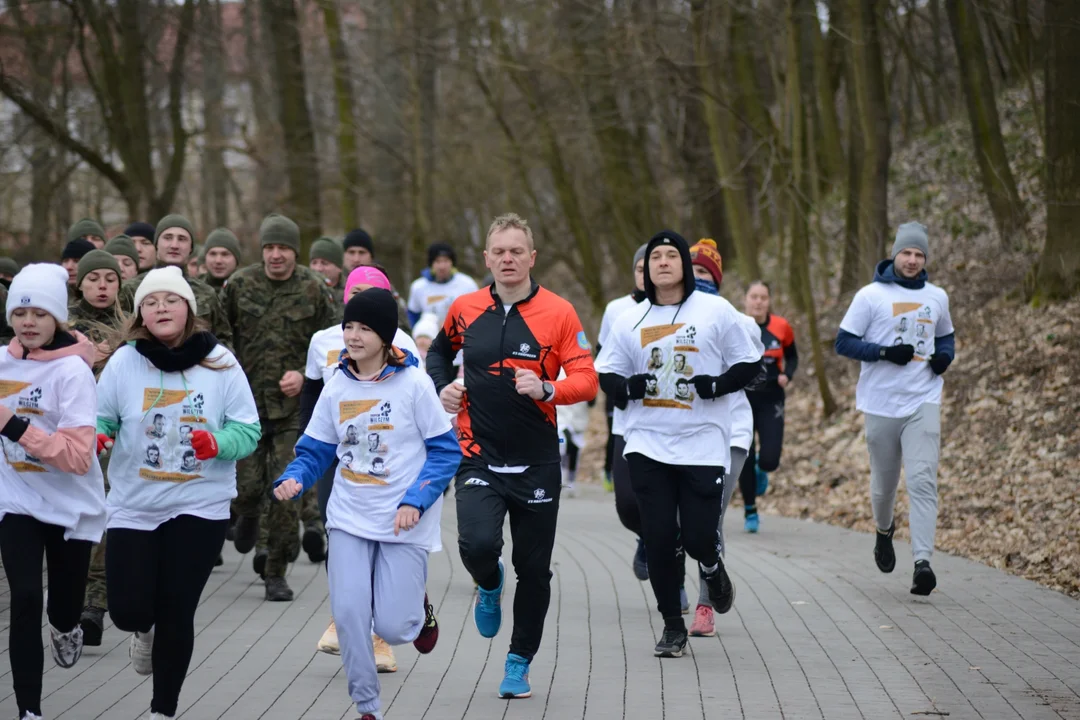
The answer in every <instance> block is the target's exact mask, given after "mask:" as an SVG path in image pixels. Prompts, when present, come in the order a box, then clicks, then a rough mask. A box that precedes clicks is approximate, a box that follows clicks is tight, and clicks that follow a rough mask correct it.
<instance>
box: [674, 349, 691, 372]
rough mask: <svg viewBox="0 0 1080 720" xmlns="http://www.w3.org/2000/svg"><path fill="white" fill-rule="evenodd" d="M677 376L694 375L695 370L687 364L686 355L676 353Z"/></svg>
mask: <svg viewBox="0 0 1080 720" xmlns="http://www.w3.org/2000/svg"><path fill="white" fill-rule="evenodd" d="M675 374H676V375H685V376H686V377H690V376H691V375H693V374H694V368H692V367H690V366H689V365H687V364H686V353H675Z"/></svg>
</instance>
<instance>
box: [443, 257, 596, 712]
mask: <svg viewBox="0 0 1080 720" xmlns="http://www.w3.org/2000/svg"><path fill="white" fill-rule="evenodd" d="M529 244H530V246H531V239H530V243H529ZM529 249H530V250H531V247H530V248H529ZM489 262H490V261H489ZM530 282H531V291H530V292H529V294H528V295H527V296H526V297H525V298H524V299H523V300H520V301H518V302H516V303H514V304H512V305H509V306H508V307H507V306H506V305H505V304H504V303H503V301H502V300H501V299H500V298H499V295H498V294H497V291H496V285H495V284H494V283H493V284H492V285H491V286H489V287H486V288H482V289H480V290H478V291H476V292H473V293H469V294H467V295H462V296H460V297H459V298H457V299H456V300H455V301H454V303H453V305H451V306H450V311H449V313H448V314H447V316H446V321H445V323H444V325H443V328H442V330H441V331H440V332H439V335H438V336H437V337H436V338H435V340H434V342H432V344H431V349H430V350H429V351H428V356H427V360H426V362H427V371H428V373H429V374H430V375H431V378H432V380H434V381H435V389H436V390H437V391H439V392H440V393H442V392H443V389H444V388H446V386H447V385H449V384H450V383H451V382H453V380H454V365H453V363H454V358H455V357H456V356H457V354H458V352H459V351H463V354H464V366H465V378H464V384H465V393H466V394H465V397H464V400H463V401H462V404H461V409H460V412H459V413H458V435H459V439H460V441H461V450H462V453H463V455H464V457H463V459H462V461H461V467H460V468H459V469H458V474H457V479H456V482H455V498H456V504H457V516H458V549H459V551H460V553H461V559H462V562H463V564H464V565H465V568H466V569H467V570H468V571H469V573H470V574H471V575H472V577H473V579H474V580H475V581H476V582H477V584H478V586H479V588H480V590H479V592H478V600H477V607H476V608H474V614H476V617H477V618H478V619H477V623H476V624H477V629H478V630H479V631H480V632H481V634H482V635H484V637H494V636H495V634H496V633H497V632H498V627H499V624H500V623H501V609H499V607H498V606H499V602H500V600H499V597H500V595H501V592H502V588H503V583H504V577H505V574H504V569H503V566H502V561H501V559H500V556H501V554H502V546H503V538H502V528H503V521H504V519H505V517H506V515H507V514H509V515H510V527H511V532H512V533H513V541H514V552H513V558H512V559H513V564H514V570H515V572H516V575H517V580H518V586H517V590H516V592H515V595H514V630H513V634H512V635H511V638H510V654H509V655H508V660H507V662H508V665H507V668H508V670H507V680H504V684H503V685H502V686H500V691H499V692H500V695H502V696H503V697H527V696H528V692H529V691H528V689H527V688H528V685H527V680H526V681H525V685H524V686H522V685H521V679H520V676H521V675H522V674H524V676H525V677H527V668H528V663H530V662H531V661H532V659H533V656H534V655H535V654H536V652H537V650H538V649H539V647H540V640H541V637H542V635H543V630H544V619H545V617H546V616H547V609H548V605H549V603H550V599H551V551H552V548H553V547H554V545H555V528H556V520H557V516H558V508H559V495H560V481H561V473H560V468H559V436H558V431H557V429H556V422H555V405H556V404H558V405H564V404H565V405H572V404H574V403H579V402H583V401H588V400H592V399H593V398H594V397H596V393H597V390H598V388H599V382H598V379H597V376H596V370H595V368H594V367H593V359H592V353H591V347H590V345H589V341H588V340H587V339H586V337H585V332H584V331H583V330H582V328H581V321H580V320H579V319H578V316H577V313H576V312H575V311H574V307H573V305H571V304H570V303H569V302H567V301H566V300H564V299H563V298H561V297H559V296H558V295H555V294H554V293H552V292H550V291H548V290H546V289H544V288H542V287H540V286H539V285H538V284H537V283H536V282H535V281H530ZM560 368H562V369H565V370H566V378H565V379H563V380H557V379H556V378H558V377H559V370H560ZM524 370H531V371H532V372H534V373H535V374H536V375H537V377H538V378H539V379H540V380H542V381H543V385H542V387H543V396H542V397H541V398H540V399H534V398H533V397H530V396H529V395H524V394H520V393H519V392H518V389H517V382H518V374H519V373H521V372H522V371H524ZM444 406H445V403H444ZM482 616H483V617H487V618H488V620H487V621H486V622H485V621H481V619H480V618H481V617H482ZM512 667H518V668H519V669H520V668H524V670H519V672H518V676H516V677H517V684H516V685H515V684H510V685H507V683H512V681H513V680H514V679H515V676H514V674H513V673H512V672H511V668H512ZM522 687H524V688H525V690H522Z"/></svg>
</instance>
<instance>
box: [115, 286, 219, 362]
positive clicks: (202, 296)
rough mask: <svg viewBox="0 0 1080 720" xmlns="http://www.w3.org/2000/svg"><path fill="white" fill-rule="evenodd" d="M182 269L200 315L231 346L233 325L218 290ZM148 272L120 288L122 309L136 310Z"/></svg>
mask: <svg viewBox="0 0 1080 720" xmlns="http://www.w3.org/2000/svg"><path fill="white" fill-rule="evenodd" d="M180 271H181V272H182V273H184V279H185V280H187V281H188V285H190V286H191V291H192V292H193V293H195V305H196V307H197V308H198V310H199V312H198V315H199V317H201V318H202V319H203V320H205V321H206V323H207V324H208V325H210V332H212V333H214V336H215V337H216V338H217V339H218V341H220V342H221V344H222V345H225V346H226V347H230V348H231V347H232V346H233V331H232V326H231V325H230V324H229V320H228V318H227V317H226V316H225V313H224V312H223V311H222V309H221V300H220V299H219V298H218V294H217V291H216V290H214V288H212V287H210V286H209V285H207V284H206V283H204V282H203V281H202V280H199V279H198V278H193V277H190V276H189V275H188V274H187V270H185V269H184V268H183V267H181V268H180ZM147 272H150V271H149V270H147V271H146V272H141V273H139V274H138V275H136V276H135V277H133V278H131V279H130V280H128V281H126V282H125V283H124V284H123V286H122V287H121V288H120V295H119V302H120V309H121V310H123V311H124V312H126V313H132V312H134V311H135V291H136V290H138V289H139V285H141V284H142V281H143V278H145V277H146V273H147Z"/></svg>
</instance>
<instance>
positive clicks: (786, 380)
mask: <svg viewBox="0 0 1080 720" xmlns="http://www.w3.org/2000/svg"><path fill="white" fill-rule="evenodd" d="M789 382H791V378H789V377H788V376H787V375H785V374H784V373H780V377H778V378H776V384H777V385H779V386H780V388H781V389H783V388H786V387H787V385H788V383H789Z"/></svg>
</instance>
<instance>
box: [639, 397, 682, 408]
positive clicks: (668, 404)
mask: <svg viewBox="0 0 1080 720" xmlns="http://www.w3.org/2000/svg"><path fill="white" fill-rule="evenodd" d="M641 404H642V405H644V406H645V407H655V408H672V409H673V410H693V409H694V407H693V406H692V405H688V404H687V403H682V402H679V401H677V400H668V399H667V398H645V399H644V400H642V401H641Z"/></svg>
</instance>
